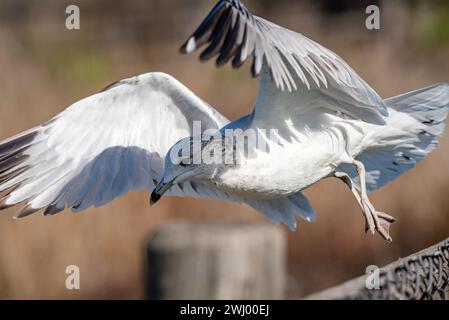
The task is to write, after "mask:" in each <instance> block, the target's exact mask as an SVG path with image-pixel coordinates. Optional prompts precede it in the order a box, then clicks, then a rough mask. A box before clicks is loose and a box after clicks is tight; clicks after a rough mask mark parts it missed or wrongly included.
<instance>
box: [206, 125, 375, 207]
mask: <svg viewBox="0 0 449 320" xmlns="http://www.w3.org/2000/svg"><path fill="white" fill-rule="evenodd" d="M336 119H337V120H338V121H329V123H332V124H333V125H332V126H329V127H327V128H325V129H323V130H316V131H310V132H307V133H304V132H302V133H301V132H297V131H294V130H293V131H291V132H290V133H291V135H290V138H291V139H290V140H289V141H287V140H285V139H283V138H282V136H283V134H282V133H281V137H280V140H279V141H278V142H274V141H273V140H272V139H271V140H269V143H268V152H260V151H259V152H257V153H256V154H255V156H254V157H245V158H243V159H242V162H241V163H240V165H239V166H236V167H233V168H230V169H227V170H225V171H224V172H222V173H220V174H219V175H218V176H217V177H215V181H214V182H215V185H216V187H217V188H219V189H221V190H223V191H226V192H231V193H234V194H239V195H243V196H246V197H251V198H258V199H270V198H278V197H280V196H286V195H290V194H294V193H297V192H299V191H301V190H303V189H305V188H307V187H309V186H310V185H312V184H314V183H316V182H317V181H319V180H321V179H323V178H325V177H327V176H329V175H330V174H332V172H333V171H334V170H335V168H336V167H337V166H338V165H339V164H340V163H342V162H347V161H350V160H351V159H352V157H353V156H355V155H356V154H357V153H358V152H360V147H361V145H362V142H363V139H364V137H365V135H366V132H364V130H363V128H361V127H360V126H358V125H357V124H358V123H359V121H356V122H354V121H349V120H348V121H346V120H342V119H341V118H337V117H336ZM333 120H335V119H333Z"/></svg>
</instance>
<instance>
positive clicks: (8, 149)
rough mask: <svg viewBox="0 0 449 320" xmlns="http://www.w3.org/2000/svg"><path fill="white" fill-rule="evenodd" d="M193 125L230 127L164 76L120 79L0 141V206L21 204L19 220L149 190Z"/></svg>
mask: <svg viewBox="0 0 449 320" xmlns="http://www.w3.org/2000/svg"><path fill="white" fill-rule="evenodd" d="M193 121H201V129H202V130H206V129H214V128H216V129H219V128H221V127H223V126H224V125H226V124H227V123H228V122H229V121H228V120H227V119H226V118H225V117H224V116H222V115H221V114H220V113H218V112H217V111H216V110H215V109H213V108H212V107H211V106H209V105H207V104H206V103H204V102H203V101H202V100H201V99H199V98H198V97H197V96H195V95H194V94H193V93H192V92H191V91H190V90H188V89H187V88H186V87H185V86H183V85H182V84H181V83H180V82H178V81H177V80H175V79H174V78H172V77H170V76H169V75H166V74H162V73H148V74H144V75H141V76H137V77H134V78H130V79H126V80H122V81H119V82H117V83H115V84H113V85H112V86H110V87H108V88H106V89H105V90H104V91H103V92H101V93H98V94H95V95H93V96H90V97H88V98H85V99H83V100H81V101H78V102H76V103H75V104H73V105H72V106H70V107H69V108H68V109H66V110H65V111H64V112H62V113H60V114H59V115H57V116H56V117H55V118H53V119H52V120H50V121H48V122H47V123H44V124H42V125H40V126H38V127H35V128H33V129H31V130H29V131H26V132H24V133H21V134H19V135H17V136H15V137H12V138H10V139H8V140H5V141H1V142H0V209H5V208H7V207H10V206H14V205H16V204H19V203H23V204H24V207H23V208H22V209H21V210H20V211H19V212H18V213H17V215H16V216H17V217H23V216H26V215H29V214H31V213H34V212H36V211H38V210H41V209H44V210H45V211H44V213H45V214H55V213H57V212H60V211H62V210H64V209H65V208H71V209H72V210H74V211H81V210H83V209H86V208H88V207H89V206H92V205H95V206H100V205H103V204H106V203H108V202H110V201H112V200H113V199H115V198H117V197H119V196H121V195H123V194H124V193H126V192H127V191H129V190H139V189H144V188H148V189H151V188H153V187H154V185H155V183H156V182H157V180H159V178H160V176H161V175H162V173H163V165H164V157H165V155H166V152H167V151H168V150H169V148H170V147H171V146H172V145H173V144H174V143H176V142H177V141H178V140H180V139H182V138H184V137H187V136H190V135H191V133H192V126H193ZM188 187H190V190H191V192H192V193H199V192H203V193H204V192H206V191H207V188H204V187H203V186H198V188H196V189H192V186H190V185H189V186H188ZM200 187H201V188H200ZM178 188H179V187H178ZM186 189H187V183H186ZM205 190H206V191H205ZM173 193H174V194H179V193H180V190H177V189H175V190H173ZM214 195H215V197H220V196H223V195H220V194H219V193H218V192H215V193H213V192H212V191H211V196H214Z"/></svg>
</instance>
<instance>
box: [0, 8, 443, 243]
mask: <svg viewBox="0 0 449 320" xmlns="http://www.w3.org/2000/svg"><path fill="white" fill-rule="evenodd" d="M204 44H208V45H209V46H208V47H207V49H206V50H205V51H204V52H203V53H202V55H201V58H202V59H203V60H207V59H210V58H212V57H213V56H216V55H219V56H218V60H217V63H218V64H219V65H222V64H225V63H227V62H228V61H229V60H230V59H233V61H232V63H233V65H234V66H235V67H239V66H240V65H241V64H242V63H243V62H244V61H246V60H247V59H248V58H249V57H253V60H254V62H253V66H252V73H253V75H254V76H258V75H260V76H261V80H260V89H259V95H258V97H257V100H256V104H255V106H254V110H253V112H252V113H251V114H249V115H247V116H244V117H242V118H240V119H238V120H236V121H233V122H230V121H229V120H228V119H226V117H224V116H223V115H221V114H220V113H219V112H218V111H216V110H215V109H214V108H213V107H211V106H210V105H208V104H207V103H205V102H204V101H203V100H201V99H200V98H198V97H197V96H196V95H195V94H194V93H192V92H191V91H190V90H189V89H188V88H187V87H185V86H184V85H182V84H181V83H180V82H179V81H177V80H176V79H174V78H173V77H171V76H169V75H167V74H163V73H147V74H143V75H140V76H136V77H132V78H129V79H124V80H121V81H118V82H116V83H114V84H113V85H111V86H109V87H107V88H106V89H104V90H103V91H102V92H100V93H98V94H95V95H92V96H90V97H87V98H85V99H82V100H80V101H78V102H76V103H74V104H73V105H72V106H70V107H69V108H67V109H66V110H65V111H63V112H62V113H60V114H59V115H57V116H56V117H54V118H53V119H52V120H50V121H48V122H47V123H44V124H42V125H40V126H37V127H35V128H33V129H31V130H28V131H26V132H23V133H21V134H19V135H17V136H14V137H12V138H10V139H7V140H4V141H1V142H0V210H1V209H5V208H8V207H11V206H14V205H17V204H20V203H23V204H24V207H23V208H22V209H21V210H20V211H19V212H18V213H17V214H16V216H17V217H24V216H27V215H29V214H32V213H34V212H37V211H39V210H43V211H44V214H45V215H52V214H56V213H58V212H61V211H63V210H64V209H66V208H70V209H71V210H72V211H76V212H78V211H82V210H85V209H87V208H89V207H90V206H101V205H104V204H106V203H109V202H110V201H112V200H113V199H115V198H117V197H119V196H121V195H123V194H125V193H126V192H128V191H130V190H141V189H148V190H154V191H153V193H152V196H151V199H152V200H154V201H157V200H158V199H159V198H160V197H161V195H162V194H163V193H165V192H167V193H168V194H169V195H175V196H192V197H209V198H215V199H223V200H231V201H236V202H239V203H245V204H248V205H250V206H252V207H253V208H255V209H256V210H259V211H260V212H262V213H263V214H264V215H266V216H267V217H268V218H270V219H271V220H273V221H275V222H282V223H285V224H287V225H289V226H290V227H291V228H292V229H294V228H295V227H296V219H295V215H299V216H301V217H302V218H304V219H306V220H308V221H313V220H314V219H315V214H314V211H313V208H312V207H311V205H310V203H309V202H308V200H307V198H306V197H305V196H304V195H303V193H302V190H304V189H305V188H307V187H309V186H311V185H313V184H314V183H316V182H318V181H320V180H321V179H324V178H327V177H337V178H339V179H342V180H343V181H344V182H345V183H346V184H347V185H348V186H349V187H350V188H351V191H352V193H353V194H354V197H355V199H356V200H357V202H358V204H359V205H360V207H361V209H362V211H363V213H364V215H365V219H366V222H367V225H368V227H369V229H370V230H371V231H373V232H374V231H375V230H377V231H378V232H379V233H380V234H381V235H382V236H383V237H384V238H385V239H387V240H390V239H391V238H390V236H389V234H388V226H389V224H390V223H391V222H392V221H393V218H392V217H390V216H388V215H386V214H384V213H381V212H377V211H375V210H374V207H373V206H372V204H371V203H370V202H369V199H368V196H367V192H369V191H373V190H375V189H377V188H380V187H382V186H383V185H385V184H386V183H388V182H389V181H391V180H393V179H395V178H397V177H399V176H400V175H401V174H403V173H404V172H405V171H407V170H409V169H411V168H412V167H413V166H414V165H415V164H416V163H417V162H419V161H420V160H422V159H424V158H425V156H426V155H427V154H428V153H430V152H431V151H432V150H433V149H434V148H435V147H436V145H437V138H438V137H439V136H440V135H441V134H442V133H443V130H444V121H445V120H446V117H447V114H448V111H449V85H448V84H447V83H442V84H437V85H434V86H432V87H428V88H424V89H421V90H418V91H414V92H410V93H407V94H404V95H401V96H398V97H394V98H391V99H387V100H384V99H382V98H381V97H380V96H379V95H378V94H377V93H376V91H375V90H374V89H372V88H371V87H370V86H369V85H368V84H367V83H366V82H364V81H363V80H362V79H361V78H360V77H359V76H358V75H357V74H356V73H355V72H354V71H353V70H352V69H351V68H350V67H349V66H348V65H347V64H346V63H345V62H344V61H343V60H342V59H341V58H339V57H338V56H337V55H336V54H335V53H333V52H331V51H330V50H328V49H326V48H324V47H322V46H320V45H319V44H317V43H315V42H313V41H312V40H310V39H307V38H306V37H304V36H303V35H301V34H298V33H295V32H293V31H290V30H287V29H284V28H282V27H279V26H277V25H275V24H273V23H271V22H268V21H266V20H264V19H262V18H259V17H256V16H253V15H251V14H250V13H249V12H248V11H247V10H246V8H245V7H244V6H243V5H242V4H241V3H240V1H237V0H220V1H218V3H217V5H216V6H215V7H214V9H213V10H212V12H211V13H210V14H209V15H208V16H207V17H206V19H205V20H204V21H203V23H202V24H201V25H200V27H199V28H198V29H197V31H195V33H194V34H193V35H192V37H190V38H189V39H188V40H187V42H186V44H185V45H184V46H183V47H182V51H183V52H185V53H190V52H193V51H194V50H196V49H198V48H199V47H201V46H202V45H204ZM196 122H200V128H199V129H200V130H201V131H200V132H202V133H203V132H206V131H209V130H212V131H214V132H218V133H220V138H221V137H226V132H227V130H231V129H232V130H233V132H234V133H233V134H234V135H235V137H240V136H241V133H242V132H246V131H252V132H254V133H256V135H257V136H258V137H259V136H261V137H262V138H263V139H262V140H263V141H264V142H265V143H266V146H267V148H266V149H263V148H261V149H259V148H256V149H253V151H255V152H254V153H251V154H248V155H247V154H245V153H240V156H237V153H236V152H235V150H234V149H232V148H231V149H229V148H220V149H219V150H220V151H219V152H223V154H231V155H233V156H234V155H235V156H236V157H237V158H238V160H239V162H238V163H235V164H234V163H233V164H231V165H229V164H220V165H217V164H213V165H212V164H205V163H201V164H194V163H189V164H186V163H184V160H190V158H186V159H183V158H182V157H179V159H177V161H173V158H172V157H173V156H178V153H177V152H178V151H184V149H190V148H191V147H192V146H193V144H194V143H195V141H196V140H195V139H196V137H192V135H193V134H194V133H195V132H194V131H195V130H194V129H195V123H196ZM236 132H237V133H236ZM204 136H206V135H205V134H204ZM208 137H209V136H208ZM199 138H201V139H203V134H201V135H200V137H199ZM201 143H202V144H201V148H203V149H206V148H208V146H209V145H210V146H214V145H215V146H220V147H221V144H220V145H218V144H217V143H218V142H217V140H214V139H212V140H208V141H205V142H204V141H201ZM179 147H181V149H178V148H179ZM201 151H202V150H201ZM175 158H176V157H175Z"/></svg>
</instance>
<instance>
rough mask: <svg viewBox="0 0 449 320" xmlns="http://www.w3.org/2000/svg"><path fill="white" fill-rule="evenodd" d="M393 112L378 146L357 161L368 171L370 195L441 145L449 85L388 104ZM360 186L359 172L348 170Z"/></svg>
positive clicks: (349, 168)
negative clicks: (439, 140)
mask: <svg viewBox="0 0 449 320" xmlns="http://www.w3.org/2000/svg"><path fill="white" fill-rule="evenodd" d="M385 102H386V103H387V105H388V106H389V108H390V116H389V119H388V121H387V128H382V130H381V131H380V132H379V133H378V135H377V136H376V138H377V140H378V144H377V145H376V146H373V147H372V148H369V149H367V150H365V151H363V152H362V153H361V154H360V155H358V156H357V157H356V158H357V160H359V161H361V162H363V163H364V165H365V168H366V172H367V174H366V180H367V182H366V184H367V189H368V191H373V190H376V189H378V188H380V187H382V186H384V185H385V184H386V183H388V182H390V181H392V180H394V179H396V178H398V177H399V176H400V175H402V174H403V173H405V172H406V171H408V170H410V169H411V168H413V167H414V166H415V165H416V164H417V163H418V162H419V161H421V160H423V159H424V158H425V157H426V156H427V155H428V154H429V153H430V152H432V151H433V150H434V149H435V148H436V147H437V145H438V138H439V137H440V136H441V135H442V134H443V132H444V126H445V121H446V118H447V116H448V112H449V84H448V83H439V84H436V85H433V86H431V87H428V88H424V89H420V90H417V91H413V92H409V93H406V94H403V95H400V96H397V97H394V98H390V99H387V100H386V101H385ZM343 170H344V171H346V172H348V173H349V174H350V175H351V176H352V177H353V178H354V180H355V181H356V182H358V179H357V174H356V173H355V170H354V169H353V168H351V167H349V166H344V167H343Z"/></svg>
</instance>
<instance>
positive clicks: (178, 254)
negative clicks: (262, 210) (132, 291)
mask: <svg viewBox="0 0 449 320" xmlns="http://www.w3.org/2000/svg"><path fill="white" fill-rule="evenodd" d="M147 254H148V266H147V268H148V269H147V276H148V278H147V296H148V298H150V299H281V298H283V296H284V287H285V278H286V276H285V274H286V236H285V234H284V231H283V229H282V228H280V227H277V226H274V225H271V224H251V223H193V222H186V223H175V224H169V225H163V226H161V227H159V228H158V230H156V231H155V233H154V234H153V236H152V238H151V239H150V241H149V243H148V248H147Z"/></svg>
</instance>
